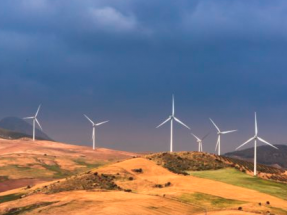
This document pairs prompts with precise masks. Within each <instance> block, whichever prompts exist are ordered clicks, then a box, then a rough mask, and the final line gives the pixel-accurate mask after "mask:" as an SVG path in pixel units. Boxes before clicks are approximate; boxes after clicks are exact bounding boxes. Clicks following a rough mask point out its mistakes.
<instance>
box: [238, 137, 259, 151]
mask: <svg viewBox="0 0 287 215" xmlns="http://www.w3.org/2000/svg"><path fill="white" fill-rule="evenodd" d="M254 139H255V137H252V138H250V139H249V140H247V141H246V142H245V143H243V144H241V145H240V146H238V147H237V148H236V149H235V150H237V149H239V148H241V147H242V146H244V145H246V144H247V143H249V142H251V141H252V140H254Z"/></svg>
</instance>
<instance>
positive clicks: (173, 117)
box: [156, 95, 190, 152]
mask: <svg viewBox="0 0 287 215" xmlns="http://www.w3.org/2000/svg"><path fill="white" fill-rule="evenodd" d="M173 120H175V121H176V122H178V123H179V124H181V125H183V126H184V127H186V128H187V129H190V128H189V127H188V126H187V125H185V124H184V123H183V122H182V121H180V120H179V119H178V118H176V117H175V116H174V96H173V95H172V113H171V116H169V117H168V119H167V120H165V121H164V122H163V123H161V124H160V125H159V126H157V127H156V128H159V127H161V126H162V125H164V124H165V123H167V122H168V121H170V152H172V151H173Z"/></svg>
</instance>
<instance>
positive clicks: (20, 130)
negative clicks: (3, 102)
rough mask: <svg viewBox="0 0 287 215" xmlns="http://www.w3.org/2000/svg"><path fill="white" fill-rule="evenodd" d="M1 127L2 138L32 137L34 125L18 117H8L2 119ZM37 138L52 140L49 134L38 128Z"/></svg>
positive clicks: (0, 121)
mask: <svg viewBox="0 0 287 215" xmlns="http://www.w3.org/2000/svg"><path fill="white" fill-rule="evenodd" d="M1 128H2V129H1ZM0 129H1V130H0V136H1V135H2V138H5V137H6V138H5V139H18V138H21V137H32V135H33V126H32V125H30V124H29V123H28V122H26V121H24V120H23V119H20V118H17V117H6V118H3V119H2V120H0ZM3 129H4V130H3ZM7 137H8V138H7ZM36 138H37V139H41V140H52V139H51V138H50V137H49V136H48V135H46V134H45V133H44V132H42V131H41V130H39V129H37V128H36Z"/></svg>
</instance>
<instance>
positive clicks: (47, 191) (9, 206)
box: [0, 153, 287, 215]
mask: <svg viewBox="0 0 287 215" xmlns="http://www.w3.org/2000/svg"><path fill="white" fill-rule="evenodd" d="M174 154H175V155H178V154H177V153H174ZM232 169H233V170H234V171H236V172H237V173H238V174H243V175H245V176H246V177H247V178H248V180H249V182H248V183H249V184H250V185H252V186H250V187H249V188H246V187H243V186H241V184H240V185H239V186H238V185H234V184H232V183H231V182H232V178H229V180H231V182H221V181H220V180H219V179H214V178H213V177H214V176H212V174H209V175H210V176H209V178H208V177H206V178H204V177H202V176H200V177H199V176H193V173H205V172H208V171H200V172H199V171H191V172H190V174H189V175H182V174H176V173H173V172H171V171H169V170H168V169H166V168H164V167H163V166H161V165H159V164H157V162H155V161H153V160H149V159H145V158H132V159H128V160H125V161H122V162H117V163H113V164H109V165H105V166H103V167H99V168H96V169H92V170H89V171H86V172H83V173H80V174H76V175H74V176H71V177H67V178H66V179H61V180H56V181H53V182H48V183H44V184H39V185H36V186H34V187H31V188H30V187H26V188H19V189H16V190H13V191H9V192H5V193H2V194H0V203H1V204H0V214H5V215H8V214H67V215H70V214H79V215H82V214H98V215H137V214H141V215H153V214H155V215H160V214H165V215H171V214H173V215H182V214H195V215H196V214H197V215H199V214H202V215H203V214H209V215H255V214H277V215H286V214H287V199H286V193H287V187H286V185H285V184H281V183H276V182H270V181H267V180H263V179H260V178H254V177H251V176H248V175H246V174H245V173H242V172H240V171H238V170H235V169H234V168H223V169H220V170H213V171H222V170H232ZM215 175H218V174H215ZM225 176H226V175H224V177H225ZM254 179H255V180H256V181H254ZM236 180H237V181H236V183H238V181H239V180H244V179H241V178H238V179H236ZM239 182H241V181H239ZM255 182H259V183H262V184H264V186H265V187H266V190H267V191H266V192H262V191H261V190H259V189H258V186H257V184H256V183H255ZM276 187H277V188H278V189H275V188H276ZM273 188H274V189H275V190H273Z"/></svg>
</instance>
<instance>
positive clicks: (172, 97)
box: [172, 95, 175, 116]
mask: <svg viewBox="0 0 287 215" xmlns="http://www.w3.org/2000/svg"><path fill="white" fill-rule="evenodd" d="M174 111H175V110H174V95H172V115H173V116H174Z"/></svg>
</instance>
